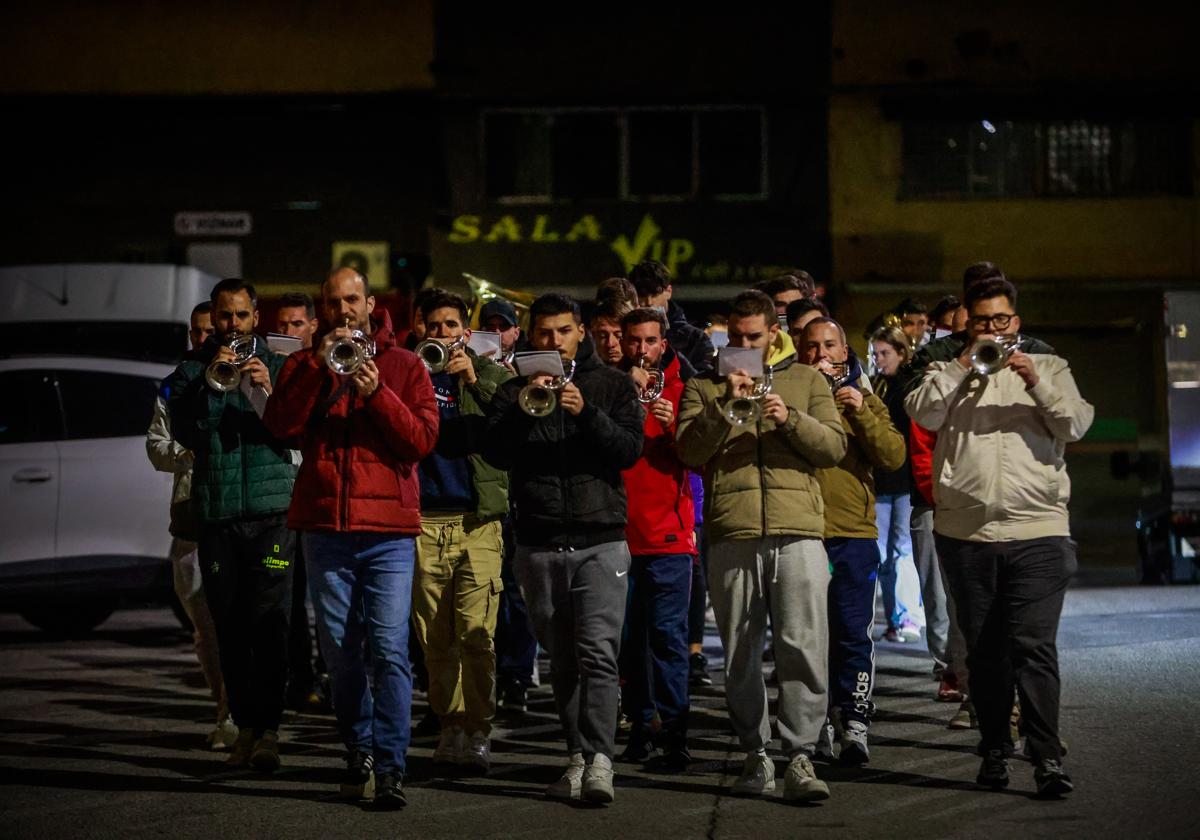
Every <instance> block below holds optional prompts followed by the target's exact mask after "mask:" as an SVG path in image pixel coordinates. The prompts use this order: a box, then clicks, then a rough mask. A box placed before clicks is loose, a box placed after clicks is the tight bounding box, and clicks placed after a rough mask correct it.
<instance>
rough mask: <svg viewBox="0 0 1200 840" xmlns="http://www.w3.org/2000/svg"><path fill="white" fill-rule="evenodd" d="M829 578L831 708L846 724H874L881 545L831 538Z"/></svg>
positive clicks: (869, 541) (826, 541) (844, 538)
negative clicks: (874, 635) (873, 633)
mask: <svg viewBox="0 0 1200 840" xmlns="http://www.w3.org/2000/svg"><path fill="white" fill-rule="evenodd" d="M825 552H826V553H827V554H828V555H829V565H830V568H832V569H833V577H832V578H830V581H829V706H830V708H831V709H835V710H837V711H838V712H839V713H840V714H841V718H842V723H843V724H845V723H846V722H847V721H851V720H857V721H860V722H862V723H869V722H870V720H871V713H872V712H873V711H874V710H875V704H874V703H873V702H871V695H872V694H873V693H874V689H875V642H874V641H872V639H871V628H872V626H873V625H874V623H875V582H876V579H877V578H878V576H879V544H878V543H877V542H876V541H875V540H872V539H865V538H859V537H833V538H830V539H827V540H825Z"/></svg>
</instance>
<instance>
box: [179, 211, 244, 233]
mask: <svg viewBox="0 0 1200 840" xmlns="http://www.w3.org/2000/svg"><path fill="white" fill-rule="evenodd" d="M250 222H251V216H250V214H249V213H247V212H244V211H241V210H234V211H221V210H216V211H205V212H183V213H176V214H175V233H176V234H178V235H179V236H249V235H250V227H251V226H250Z"/></svg>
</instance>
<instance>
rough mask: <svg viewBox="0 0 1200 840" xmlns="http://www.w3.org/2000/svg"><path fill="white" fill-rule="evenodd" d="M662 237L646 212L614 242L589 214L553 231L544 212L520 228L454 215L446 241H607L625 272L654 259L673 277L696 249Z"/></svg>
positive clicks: (504, 220)
mask: <svg viewBox="0 0 1200 840" xmlns="http://www.w3.org/2000/svg"><path fill="white" fill-rule="evenodd" d="M661 234H662V228H660V227H659V226H658V224H657V223H655V221H654V217H653V216H651V215H650V214H649V213H647V214H645V215H644V216H642V221H641V223H639V224H638V228H637V230H636V231H635V232H634V234H633V236H632V238H630V237H627V236H626V235H625V234H620V235H619V236H617V237H616V238H614V239H608V238H607V237H606V236H605V234H604V229H603V227H602V226H601V224H600V220H599V219H597V218H596V217H595V216H593V215H592V214H590V213H587V214H585V215H583V216H580V217H579V218H578V219H577V220H576V221H575V222H574V224H572V225H571V226H570V227H569V228H565V229H561V230H556V229H555V228H554V227H553V226H552V225H551V222H550V217H549V216H548V215H546V214H544V213H539V214H538V215H536V216H534V217H533V224H532V225H530V224H529V223H528V221H526V222H525V224H524V225H523V224H522V222H521V220H519V219H518V218H517V217H516V216H514V215H511V214H505V215H503V216H500V217H499V218H498V219H496V220H495V221H493V222H491V223H490V224H487V223H485V221H484V218H483V217H482V216H479V215H475V214H470V213H468V214H464V215H462V216H457V217H456V218H455V219H454V221H453V222H451V225H450V233H449V234H448V235H447V237H446V241H448V242H449V243H451V244H452V245H472V244H477V243H485V244H488V245H496V244H521V243H526V242H529V243H536V244H542V245H553V244H562V243H567V244H571V243H577V242H594V243H604V242H607V243H608V246H609V247H610V248H612V250H613V251H614V252H615V253H616V255H617V256H618V257H620V259H621V262H622V263H624V265H625V270H626V271H628V270H629V269H630V268H632V267H633V266H635V265H636V264H637V263H639V262H641V261H642V260H645V259H655V260H659V261H660V262H663V263H665V264H666V266H667V269H668V270H669V271H670V272H671V273H672V274H674V273H675V271H676V269H677V268H678V266H680V265H681V264H683V263H686V262H687V261H688V260H690V259H691V258H692V257H693V256H695V254H696V246H695V244H694V243H693V242H692V240H690V239H663V238H662V236H661Z"/></svg>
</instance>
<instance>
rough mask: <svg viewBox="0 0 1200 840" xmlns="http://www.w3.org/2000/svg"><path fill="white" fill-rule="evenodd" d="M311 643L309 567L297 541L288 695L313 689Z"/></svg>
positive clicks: (301, 696) (298, 695)
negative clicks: (305, 564) (307, 567)
mask: <svg viewBox="0 0 1200 840" xmlns="http://www.w3.org/2000/svg"><path fill="white" fill-rule="evenodd" d="M314 682H315V678H314V675H313V643H312V633H311V632H310V630H309V627H308V571H307V570H306V569H305V566H304V556H303V551H302V549H301V548H300V542H299V541H298V540H297V542H296V562H295V563H294V564H293V569H292V618H291V626H290V627H289V628H288V695H289V696H290V697H291V698H292V699H297V700H304V699H306V698H307V697H308V695H309V693H310V692H311V691H312V690H313V687H314Z"/></svg>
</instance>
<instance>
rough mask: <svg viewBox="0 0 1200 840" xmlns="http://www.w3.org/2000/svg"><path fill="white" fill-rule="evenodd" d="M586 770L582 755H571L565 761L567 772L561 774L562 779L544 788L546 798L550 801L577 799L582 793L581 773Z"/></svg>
mask: <svg viewBox="0 0 1200 840" xmlns="http://www.w3.org/2000/svg"><path fill="white" fill-rule="evenodd" d="M586 769H587V766H586V765H585V764H584V763H583V753H571V758H570V759H569V760H568V761H567V771H566V772H565V773H563V774H562V778H560V779H559V780H558V781H557V782H552V783H551V784H550V786H549V787H547V788H546V796H548V797H550V798H551V799H578V798H579V797H580V794H582V792H583V773H584V771H585V770H586Z"/></svg>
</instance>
